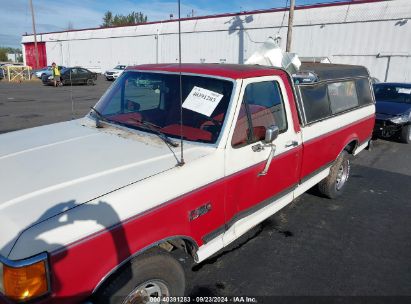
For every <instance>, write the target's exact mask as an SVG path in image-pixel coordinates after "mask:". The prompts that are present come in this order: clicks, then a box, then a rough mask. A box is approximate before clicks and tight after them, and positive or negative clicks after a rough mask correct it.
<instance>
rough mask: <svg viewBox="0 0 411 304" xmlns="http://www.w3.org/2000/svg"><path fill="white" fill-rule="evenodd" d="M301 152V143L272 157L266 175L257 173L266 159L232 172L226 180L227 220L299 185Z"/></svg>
mask: <svg viewBox="0 0 411 304" xmlns="http://www.w3.org/2000/svg"><path fill="white" fill-rule="evenodd" d="M301 153H302V147H301V146H299V147H297V148H294V149H292V150H290V151H288V152H286V153H283V154H281V155H279V156H277V157H275V158H273V160H272V161H271V165H270V168H269V170H268V173H267V175H265V176H258V174H259V173H260V172H261V171H263V169H264V167H265V164H266V162H265V161H264V162H262V163H260V164H258V165H256V166H253V167H251V168H249V169H245V170H243V171H240V172H239V173H236V174H234V175H232V176H231V177H230V178H229V179H228V181H227V193H228V194H227V209H226V213H227V221H229V220H231V219H232V218H233V217H234V216H235V215H236V214H237V213H239V212H243V211H246V210H247V209H249V208H252V207H254V206H256V205H258V204H259V203H260V202H262V201H264V200H266V199H269V198H271V197H273V196H275V195H277V194H279V193H280V192H282V191H284V190H286V189H287V188H289V187H291V186H293V185H294V184H296V183H297V182H298V176H299V163H300V162H301Z"/></svg>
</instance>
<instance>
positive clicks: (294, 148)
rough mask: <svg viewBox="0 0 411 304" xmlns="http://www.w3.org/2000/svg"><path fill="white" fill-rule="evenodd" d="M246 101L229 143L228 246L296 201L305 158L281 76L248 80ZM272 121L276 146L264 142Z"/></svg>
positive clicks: (227, 158) (240, 108) (227, 151)
mask: <svg viewBox="0 0 411 304" xmlns="http://www.w3.org/2000/svg"><path fill="white" fill-rule="evenodd" d="M240 99H241V106H238V108H239V109H237V114H236V117H237V118H236V122H234V123H233V127H232V129H231V130H230V137H229V138H230V139H231V140H229V141H228V143H227V147H226V157H225V165H226V166H225V167H226V169H225V170H226V176H227V181H228V184H227V205H226V216H227V219H226V221H227V225H226V229H227V233H226V235H225V240H224V243H225V244H228V243H229V242H231V241H232V239H234V238H236V237H238V236H240V235H241V234H243V233H244V232H245V231H247V230H248V229H250V228H251V227H253V226H255V225H256V224H258V223H259V222H260V221H262V219H263V218H266V217H268V216H270V215H271V214H273V213H274V212H276V211H277V210H279V209H280V208H281V207H283V206H284V205H286V204H287V203H289V202H290V201H291V200H292V199H293V189H294V187H295V186H296V185H297V183H298V177H299V170H300V162H301V152H302V145H301V134H300V133H297V132H296V131H295V130H294V128H293V123H294V122H293V120H292V115H291V111H290V106H289V100H288V98H287V94H286V91H285V85H284V83H283V81H282V80H281V78H280V77H277V76H269V77H258V78H252V79H247V80H244V81H243V85H242V93H241V94H240ZM291 102H294V101H291ZM297 123H298V122H297ZM271 125H276V126H277V127H278V128H279V130H280V133H279V135H278V138H277V139H276V140H275V141H274V142H273V145H274V146H273V147H271V146H270V145H267V144H264V142H263V141H262V140H263V139H264V137H265V129H266V128H268V127H270V126H271ZM272 148H273V149H275V151H274V153H273V155H272V156H273V157H272V160H271V163H270V166H269V167H268V171H267V173H266V174H265V175H263V174H261V173H262V172H263V170H264V168H265V167H266V165H267V162H268V160H269V158H270V153H272V152H273V150H272ZM230 228H231V229H230Z"/></svg>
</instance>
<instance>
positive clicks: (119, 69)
mask: <svg viewBox="0 0 411 304" xmlns="http://www.w3.org/2000/svg"><path fill="white" fill-rule="evenodd" d="M126 67H127V66H126V65H122V64H119V65H117V66H116V67H115V68H114V69H111V70H107V71H105V72H104V76H106V79H107V80H116V79H117V78H118V77H119V76H120V75H121V74H122V73H123V71H124V70H125V68H126Z"/></svg>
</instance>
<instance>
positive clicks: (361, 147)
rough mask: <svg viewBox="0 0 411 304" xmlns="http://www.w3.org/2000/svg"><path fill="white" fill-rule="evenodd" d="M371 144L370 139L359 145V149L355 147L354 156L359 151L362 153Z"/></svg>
mask: <svg viewBox="0 0 411 304" xmlns="http://www.w3.org/2000/svg"><path fill="white" fill-rule="evenodd" d="M368 144H369V141H368V140H367V141H366V142H365V143H363V144H362V145H361V146H359V147H357V149H355V151H354V156H357V155H358V153H360V152H361V151H362V150H364V149H365V148H367V146H368Z"/></svg>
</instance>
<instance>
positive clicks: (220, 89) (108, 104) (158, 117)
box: [95, 71, 233, 143]
mask: <svg viewBox="0 0 411 304" xmlns="http://www.w3.org/2000/svg"><path fill="white" fill-rule="evenodd" d="M179 83H180V82H179V75H177V74H163V73H150V72H137V71H127V72H125V73H123V74H122V75H121V76H120V78H118V79H117V80H116V82H114V83H113V85H112V86H111V87H110V88H109V89H108V91H107V92H106V93H105V94H104V95H103V96H102V98H101V99H100V101H99V102H98V103H97V105H96V106H95V109H97V111H98V112H99V113H101V115H103V116H104V118H106V119H107V120H109V121H110V122H112V123H118V124H121V125H123V126H126V127H129V128H133V129H139V130H142V131H144V132H151V133H153V131H154V129H153V128H155V129H156V131H159V132H161V133H163V134H165V135H167V136H168V137H174V138H180V136H181V134H180V132H181V130H182V133H183V134H182V136H183V138H184V139H185V140H189V141H196V142H204V143H215V142H216V141H217V139H218V137H219V135H220V132H221V128H222V125H223V123H224V119H225V116H226V112H227V108H228V104H229V102H230V98H231V93H232V90H233V82H231V81H228V80H222V79H216V78H211V77H202V76H191V75H182V95H183V98H182V100H183V107H182V120H183V124H182V128H181V127H180V109H181V107H180V85H179ZM147 124H150V125H151V127H152V128H151V130H150V129H148V128H146V127H145V125H147Z"/></svg>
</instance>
